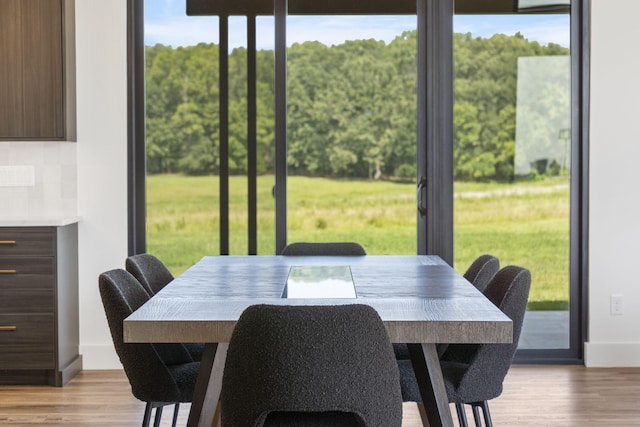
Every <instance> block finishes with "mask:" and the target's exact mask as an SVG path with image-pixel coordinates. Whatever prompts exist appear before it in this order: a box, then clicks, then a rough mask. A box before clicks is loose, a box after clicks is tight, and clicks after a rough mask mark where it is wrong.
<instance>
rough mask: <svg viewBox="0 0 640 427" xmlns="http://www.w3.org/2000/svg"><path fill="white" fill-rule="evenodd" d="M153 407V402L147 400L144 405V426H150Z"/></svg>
mask: <svg viewBox="0 0 640 427" xmlns="http://www.w3.org/2000/svg"><path fill="white" fill-rule="evenodd" d="M151 409H153V406H152V405H151V402H147V404H146V405H145V407H144V418H142V427H149V421H151Z"/></svg>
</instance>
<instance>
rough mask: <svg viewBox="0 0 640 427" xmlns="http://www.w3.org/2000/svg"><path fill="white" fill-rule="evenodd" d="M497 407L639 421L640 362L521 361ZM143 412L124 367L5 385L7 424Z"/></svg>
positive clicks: (507, 421)
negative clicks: (64, 380) (50, 383)
mask: <svg viewBox="0 0 640 427" xmlns="http://www.w3.org/2000/svg"><path fill="white" fill-rule="evenodd" d="M490 409H491V414H492V417H493V421H494V425H495V426H496V427H512V426H538V427H541V426H563V427H565V426H576V427H577V426H581V427H582V426H640V368H637V369H636V368H611V369H595V368H590V369H587V368H584V367H582V366H514V367H512V368H511V370H510V372H509V374H508V376H507V379H506V382H505V385H504V392H503V394H502V396H500V397H499V398H497V399H494V400H493V401H491V402H490ZM188 410H189V405H188V404H187V405H182V406H181V410H180V418H179V420H180V422H179V425H181V426H184V425H185V424H186V418H187V415H188ZM403 410H404V417H403V427H414V426H419V425H421V424H420V416H419V414H418V411H417V408H416V406H415V405H414V404H405V405H404V407H403ZM143 411H144V404H143V403H141V402H139V401H137V400H136V399H135V398H133V397H132V396H131V392H130V388H129V384H128V382H127V380H126V377H125V376H124V374H123V372H122V371H83V372H81V373H80V374H79V375H78V376H77V377H76V378H74V379H73V380H72V381H71V382H70V383H69V384H68V385H67V386H65V387H62V388H55V387H44V386H37V387H34V386H29V387H27V386H0V425H10V426H12V427H15V426H39V425H47V426H72V427H73V426H138V425H140V424H141V422H142V414H143ZM171 415H172V410H171V409H169V408H167V409H166V410H165V415H164V417H163V423H162V425H163V426H168V425H170V420H171ZM469 416H470V413H469ZM454 419H455V418H454ZM470 421H471V424H473V421H472V419H470Z"/></svg>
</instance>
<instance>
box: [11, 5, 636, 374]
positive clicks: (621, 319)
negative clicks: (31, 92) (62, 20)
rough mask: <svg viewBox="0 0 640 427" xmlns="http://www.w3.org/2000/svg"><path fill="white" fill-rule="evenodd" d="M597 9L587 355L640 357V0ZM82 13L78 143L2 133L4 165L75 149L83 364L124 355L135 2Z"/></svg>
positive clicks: (592, 360)
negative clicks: (119, 316)
mask: <svg viewBox="0 0 640 427" xmlns="http://www.w3.org/2000/svg"><path fill="white" fill-rule="evenodd" d="M591 15H592V52H591V62H592V70H591V83H592V87H591V144H590V151H591V163H590V174H591V176H590V231H589V237H590V290H589V337H588V343H587V344H586V348H585V354H586V363H587V365H588V366H640V275H638V274H636V263H637V262H638V260H637V258H638V256H639V255H640V191H638V184H637V182H638V178H637V176H636V175H637V171H638V168H639V167H640V165H639V159H640V140H639V139H640V136H639V135H640V131H638V129H637V123H638V121H639V118H638V113H640V108H639V107H638V102H640V79H638V78H637V70H639V69H640V55H639V54H637V52H638V49H637V40H640V26H638V25H637V23H636V22H635V21H636V19H635V17H637V16H640V2H639V1H637V0H592V13H591ZM76 22H77V34H76V38H77V50H76V55H77V58H76V59H77V94H78V95H77V96H78V100H77V101H78V102H77V109H78V142H77V145H75V144H70V143H62V144H61V145H59V146H60V147H66V148H61V149H60V150H62V151H61V153H62V154H60V153H58V154H56V155H58V156H60V158H59V160H55V159H53V158H50V157H48V155H46V154H45V153H50V152H51V151H49V150H50V146H51V144H56V143H47V144H39V143H28V145H23V144H24V143H20V144H17V143H1V144H0V159H4V160H5V162H2V163H3V164H23V162H26V161H32V160H34V159H36V160H38V159H41V158H42V159H43V166H42V170H44V167H45V166H44V163H45V162H48V163H49V164H53V165H54V166H55V165H57V164H59V165H68V164H75V156H76V150H77V204H78V212H77V213H78V214H79V215H80V216H81V217H82V220H81V223H80V226H79V245H80V260H79V261H80V262H79V264H80V272H79V273H80V343H81V353H82V354H83V356H84V367H85V369H100V368H115V367H119V363H118V360H117V357H116V356H115V352H114V351H113V348H112V344H111V337H110V335H109V331H108V328H107V325H106V321H105V319H104V314H103V309H102V304H101V302H100V297H99V295H98V290H97V277H98V274H99V273H100V272H102V271H105V270H107V269H111V268H117V267H122V266H123V264H124V259H125V257H126V255H127V202H126V200H127V182H126V181H127V159H126V147H127V134H126V132H127V106H126V100H127V72H126V33H127V32H126V2H124V1H100V0H77V1H76ZM57 144H60V143H57ZM64 150H67V151H64ZM54 151H55V150H54ZM6 156H9V157H10V158H11V160H6V159H7V157H6ZM32 156H35V157H32ZM43 156H44V157H43ZM45 158H46V159H48V160H44V159H45ZM38 161H39V160H38ZM37 170H38V169H37ZM61 170H62V169H61ZM66 173H68V172H66ZM67 176H68V175H67ZM43 185H44V184H43ZM0 191H5V192H7V191H11V190H6V189H5V190H0ZM43 191H44V190H43ZM54 191H56V190H54ZM70 191H72V190H70ZM2 194H3V193H1V192H0V196H1V195H2ZM24 197H27V199H28V197H29V196H28V195H27V196H24ZM67 202H68V203H71V204H72V205H73V203H74V202H73V201H72V202H69V201H67ZM62 205H63V204H62V202H61V201H53V202H51V203H50V204H47V203H44V204H43V205H42V207H41V209H42V210H43V213H51V212H52V211H55V210H57V209H58V207H59V206H62ZM5 209H6V208H3V209H0V217H2V216H4V215H5V214H6V210H5ZM61 209H62V208H61ZM65 209H67V208H65ZM67 210H68V209H67ZM65 213H68V212H65ZM612 293H617V294H622V295H623V297H624V314H623V315H622V316H611V315H610V314H609V297H610V295H611V294H612Z"/></svg>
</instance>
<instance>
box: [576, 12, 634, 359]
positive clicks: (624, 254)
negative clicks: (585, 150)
mask: <svg viewBox="0 0 640 427" xmlns="http://www.w3.org/2000/svg"><path fill="white" fill-rule="evenodd" d="M591 9H592V10H591V32H592V38H591V43H592V48H591V63H592V66H591V136H590V137H591V144H590V157H591V160H590V165H589V167H590V194H589V198H590V218H589V246H590V252H589V265H590V269H589V270H590V281H589V286H590V291H589V339H588V343H587V344H586V346H585V358H586V364H587V366H640V274H638V267H639V266H638V263H639V262H640V261H639V258H640V190H638V188H639V186H638V185H639V182H640V180H639V179H638V170H639V168H640V130H639V129H638V123H639V120H640V117H639V114H640V107H639V103H640V79H639V78H638V70H640V53H639V52H640V50H638V40H640V26H639V25H638V23H637V17H638V16H640V2H639V1H637V0H592V4H591ZM611 294H621V295H623V298H624V299H623V310H624V314H623V315H622V316H612V315H610V314H609V313H610V309H609V301H610V296H611Z"/></svg>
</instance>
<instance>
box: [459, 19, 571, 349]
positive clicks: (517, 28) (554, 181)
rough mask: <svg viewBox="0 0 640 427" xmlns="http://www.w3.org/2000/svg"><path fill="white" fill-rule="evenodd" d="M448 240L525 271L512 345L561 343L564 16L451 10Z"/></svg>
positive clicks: (566, 113)
mask: <svg viewBox="0 0 640 427" xmlns="http://www.w3.org/2000/svg"><path fill="white" fill-rule="evenodd" d="M454 33H455V34H454V73H455V78H454V94H455V95H454V99H455V102H454V175H455V189H454V197H455V199H454V200H455V202H454V206H455V208H454V211H455V212H454V224H455V225H454V247H455V268H456V269H457V270H458V271H464V270H465V269H466V268H467V267H468V266H469V265H470V264H471V262H472V261H473V260H474V259H475V258H476V257H477V256H479V255H480V254H483V253H491V254H492V255H495V256H497V257H498V258H499V259H500V261H501V265H502V266H506V265H509V264H516V265H521V266H524V267H526V268H528V269H530V270H531V273H532V278H533V279H532V288H531V294H530V298H529V305H528V310H527V314H526V316H525V322H524V327H523V333H522V337H521V339H520V344H519V348H521V349H565V348H568V347H569V311H568V310H569V297H570V295H569V271H570V257H569V244H570V241H569V237H570V223H569V220H570V179H569V178H570V168H571V164H570V161H569V160H570V158H571V156H570V151H569V150H570V135H571V129H570V120H571V111H570V108H571V91H570V90H571V77H570V76H571V66H570V51H569V38H570V26H569V15H568V14H558V15H549V14H545V15H501V16H490V15H481V16H472V15H466V16H456V17H455V19H454Z"/></svg>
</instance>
